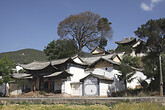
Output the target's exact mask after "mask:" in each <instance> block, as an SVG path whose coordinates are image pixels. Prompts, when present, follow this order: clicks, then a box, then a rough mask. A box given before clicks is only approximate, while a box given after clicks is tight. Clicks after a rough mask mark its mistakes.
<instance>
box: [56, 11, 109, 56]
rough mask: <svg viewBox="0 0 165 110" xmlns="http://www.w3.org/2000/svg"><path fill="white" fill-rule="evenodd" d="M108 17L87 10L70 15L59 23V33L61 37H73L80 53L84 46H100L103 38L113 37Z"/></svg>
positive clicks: (89, 47)
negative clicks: (101, 16)
mask: <svg viewBox="0 0 165 110" xmlns="http://www.w3.org/2000/svg"><path fill="white" fill-rule="evenodd" d="M110 24H111V23H110V22H108V19H106V18H100V16H99V15H98V14H95V13H92V12H90V11H86V12H83V13H79V14H76V15H70V16H69V17H67V18H66V19H64V20H63V21H61V22H60V23H59V26H58V35H59V36H60V37H61V38H70V39H73V40H74V41H75V42H76V44H77V47H78V53H80V52H81V50H82V48H83V47H87V48H88V49H91V48H92V47H95V46H98V45H99V42H100V40H101V38H103V37H104V38H111V37H112V29H111V26H110Z"/></svg>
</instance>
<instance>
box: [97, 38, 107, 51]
mask: <svg viewBox="0 0 165 110" xmlns="http://www.w3.org/2000/svg"><path fill="white" fill-rule="evenodd" d="M107 42H108V40H107V39H106V38H104V37H101V39H100V41H99V45H98V47H100V48H102V49H105V46H107Z"/></svg>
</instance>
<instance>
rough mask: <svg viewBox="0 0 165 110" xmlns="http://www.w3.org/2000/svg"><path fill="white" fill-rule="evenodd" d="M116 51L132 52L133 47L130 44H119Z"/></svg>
mask: <svg viewBox="0 0 165 110" xmlns="http://www.w3.org/2000/svg"><path fill="white" fill-rule="evenodd" d="M115 51H116V52H126V53H131V52H132V49H131V46H130V45H118V47H117V48H116V49H115Z"/></svg>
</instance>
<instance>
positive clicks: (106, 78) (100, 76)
mask: <svg viewBox="0 0 165 110" xmlns="http://www.w3.org/2000/svg"><path fill="white" fill-rule="evenodd" d="M89 76H93V77H95V78H98V79H100V80H106V81H112V82H113V80H112V79H110V78H108V77H105V76H103V75H98V74H93V73H90V74H89V75H88V76H86V77H84V78H82V79H80V81H81V82H82V81H83V80H85V79H86V78H87V77H89Z"/></svg>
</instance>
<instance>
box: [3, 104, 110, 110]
mask: <svg viewBox="0 0 165 110" xmlns="http://www.w3.org/2000/svg"><path fill="white" fill-rule="evenodd" d="M0 108H1V110H109V108H108V107H107V106H105V105H90V106H84V105H65V104H59V105H43V104H41V105H15V104H11V105H1V106H0Z"/></svg>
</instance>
